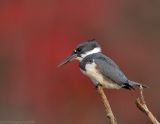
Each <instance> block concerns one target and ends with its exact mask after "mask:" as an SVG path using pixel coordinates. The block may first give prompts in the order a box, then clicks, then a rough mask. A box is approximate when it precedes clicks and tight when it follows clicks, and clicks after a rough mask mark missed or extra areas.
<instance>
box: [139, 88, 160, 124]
mask: <svg viewBox="0 0 160 124" xmlns="http://www.w3.org/2000/svg"><path fill="white" fill-rule="evenodd" d="M136 105H137V107H138V109H139V110H140V111H142V112H143V113H145V114H146V115H147V117H148V118H149V120H150V121H151V123H152V124H160V123H159V122H158V121H157V119H156V118H155V117H154V115H153V114H152V112H151V111H150V110H149V109H148V107H147V105H146V102H145V100H144V96H143V87H142V86H140V98H138V99H137V100H136Z"/></svg>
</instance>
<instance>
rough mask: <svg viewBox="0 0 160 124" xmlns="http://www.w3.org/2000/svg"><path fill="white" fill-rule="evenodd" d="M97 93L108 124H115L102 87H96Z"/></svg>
mask: <svg viewBox="0 0 160 124" xmlns="http://www.w3.org/2000/svg"><path fill="white" fill-rule="evenodd" d="M97 91H98V94H99V95H100V97H101V99H102V102H103V104H104V106H105V111H106V114H107V118H109V120H110V123H111V124H117V121H116V118H115V117H114V115H113V112H112V109H111V107H110V104H109V101H108V99H107V97H106V95H105V93H104V91H103V88H102V86H100V85H98V86H97Z"/></svg>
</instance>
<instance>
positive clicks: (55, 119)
mask: <svg viewBox="0 0 160 124" xmlns="http://www.w3.org/2000/svg"><path fill="white" fill-rule="evenodd" d="M92 38H96V39H97V41H98V42H99V43H100V44H101V46H102V48H103V52H104V53H105V54H107V55H108V56H110V57H111V58H112V59H113V60H115V61H116V62H117V63H118V64H119V66H120V67H121V69H122V70H123V71H124V73H125V74H126V75H127V77H128V78H129V79H132V80H135V81H138V82H143V83H145V84H146V85H148V86H149V87H150V88H149V89H146V90H145V97H146V101H147V104H148V106H149V108H150V109H151V110H152V112H153V113H154V115H155V116H156V117H157V119H159V120H160V108H159V104H160V99H159V88H160V82H159V78H160V77H159V72H160V64H159V63H160V54H159V53H160V42H159V41H160V1H157V0H153V1H150V0H146V1H143V0H119V1H116V0H101V1H99V0H92V1H91V0H69V1H63V0H27V1H25V0H1V1H0V110H1V111H0V120H1V121H4V120H7V121H13V120H17V121H18V120H31V121H34V123H36V124H39V123H42V124H75V123H76V124H97V123H101V124H105V123H106V121H107V120H106V117H105V112H104V107H103V104H102V103H101V101H100V98H99V96H98V95H97V93H96V90H95V88H94V86H93V85H92V83H91V81H90V80H89V79H88V78H86V77H85V76H83V75H82V74H81V73H80V71H79V68H78V62H75V61H74V62H72V63H70V64H68V65H66V66H64V67H62V68H57V65H58V64H59V63H60V62H61V61H62V60H63V59H64V58H65V57H66V56H68V55H69V54H70V53H71V52H72V50H73V49H74V47H75V46H76V45H77V44H78V43H79V42H80V41H84V40H88V39H92ZM105 91H106V94H107V96H108V98H109V100H110V103H111V106H112V109H113V111H114V113H115V116H116V117H117V120H118V122H119V123H120V124H135V123H138V124H140V123H141V124H149V121H148V119H147V118H146V116H145V115H144V114H142V113H141V112H140V111H139V110H138V109H137V108H136V106H135V104H134V102H135V100H136V98H137V97H138V92H137V91H128V90H124V89H121V90H105Z"/></svg>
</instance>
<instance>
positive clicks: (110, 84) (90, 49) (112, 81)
mask: <svg viewBox="0 0 160 124" xmlns="http://www.w3.org/2000/svg"><path fill="white" fill-rule="evenodd" d="M73 59H77V60H79V62H80V64H79V67H80V70H81V72H82V73H83V74H85V75H86V76H88V77H89V78H90V79H91V80H92V82H93V83H94V85H95V86H98V85H101V86H102V87H103V88H108V89H120V88H126V89H134V86H143V87H146V86H145V85H142V84H140V83H137V82H135V81H131V80H129V79H128V78H127V77H126V76H125V74H124V73H123V72H122V71H121V69H120V68H119V66H118V65H117V64H116V63H115V62H114V61H113V60H112V59H110V58H109V57H107V56H105V55H104V54H103V53H102V50H101V47H100V45H99V44H98V42H97V41H96V40H95V39H93V40H88V41H85V42H82V43H80V44H79V45H78V46H77V47H76V48H75V50H74V51H73V52H72V54H71V55H70V56H69V57H67V58H66V59H65V60H64V61H63V62H62V63H61V64H60V65H59V66H62V65H64V64H66V63H68V62H70V61H71V60H73Z"/></svg>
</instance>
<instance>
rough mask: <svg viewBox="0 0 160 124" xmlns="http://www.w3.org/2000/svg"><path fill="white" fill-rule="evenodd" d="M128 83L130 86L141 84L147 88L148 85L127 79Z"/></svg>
mask: <svg viewBox="0 0 160 124" xmlns="http://www.w3.org/2000/svg"><path fill="white" fill-rule="evenodd" d="M128 83H129V85H130V86H131V87H135V86H137V87H140V86H142V87H143V88H149V87H148V86H146V85H144V84H141V83H138V82H135V81H131V80H128Z"/></svg>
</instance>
